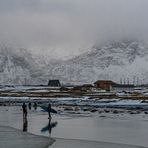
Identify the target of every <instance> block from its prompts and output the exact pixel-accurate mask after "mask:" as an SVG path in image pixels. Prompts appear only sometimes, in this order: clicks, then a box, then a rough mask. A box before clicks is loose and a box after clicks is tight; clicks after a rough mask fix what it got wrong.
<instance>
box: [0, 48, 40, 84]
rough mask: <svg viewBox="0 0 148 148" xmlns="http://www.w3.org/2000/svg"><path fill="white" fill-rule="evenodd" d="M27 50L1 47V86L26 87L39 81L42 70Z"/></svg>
mask: <svg viewBox="0 0 148 148" xmlns="http://www.w3.org/2000/svg"><path fill="white" fill-rule="evenodd" d="M37 66H38V65H37V63H36V61H35V60H34V59H33V58H32V55H31V54H30V53H29V52H28V51H27V50H25V49H16V48H15V49H13V48H10V47H5V46H1V47H0V84H1V85H6V84H7V85H10V84H11V85H25V84H34V83H36V82H38V81H39V79H40V78H39V76H40V70H39V68H38V67H37Z"/></svg>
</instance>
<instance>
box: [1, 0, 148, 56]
mask: <svg viewBox="0 0 148 148" xmlns="http://www.w3.org/2000/svg"><path fill="white" fill-rule="evenodd" d="M147 6H148V1H147V0H74V1H73V0H26V1H24V0H13V1H12V0H0V43H1V44H5V45H7V46H13V47H17V48H19V47H20V48H27V49H29V50H30V51H32V53H35V54H45V55H46V54H49V55H50V56H51V57H56V58H67V57H71V56H74V55H79V54H81V53H83V52H86V51H87V50H90V48H91V47H92V46H93V45H95V44H98V45H99V44H102V43H104V42H107V41H112V40H120V39H125V38H128V39H137V40H142V41H146V42H147V38H148V19H147V14H148V9H147Z"/></svg>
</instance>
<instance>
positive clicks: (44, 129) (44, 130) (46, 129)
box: [41, 118, 58, 135]
mask: <svg viewBox="0 0 148 148" xmlns="http://www.w3.org/2000/svg"><path fill="white" fill-rule="evenodd" d="M57 124H58V122H57V121H56V122H51V118H50V119H49V122H48V125H47V126H45V127H43V128H42V129H41V132H46V131H48V132H49V135H50V134H51V130H52V128H54V127H56V126H57Z"/></svg>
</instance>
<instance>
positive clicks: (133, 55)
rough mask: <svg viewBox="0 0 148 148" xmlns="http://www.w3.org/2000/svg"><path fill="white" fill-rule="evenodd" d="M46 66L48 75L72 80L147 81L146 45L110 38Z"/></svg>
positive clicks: (147, 52)
mask: <svg viewBox="0 0 148 148" xmlns="http://www.w3.org/2000/svg"><path fill="white" fill-rule="evenodd" d="M49 67H50V68H49V71H48V73H51V75H55V76H56V78H61V79H63V80H69V81H72V82H75V81H77V82H83V83H92V82H95V81H96V80H98V79H110V80H114V81H116V82H120V81H121V80H122V81H129V82H130V83H133V82H134V83H147V82H148V46H147V45H146V44H144V43H142V42H139V41H120V42H111V43H108V44H106V45H104V46H101V47H99V46H94V47H93V48H92V49H91V50H90V52H87V53H85V54H82V55H80V56H77V57H75V58H73V59H70V60H67V61H64V62H60V64H59V63H58V64H55V65H54V67H52V66H49Z"/></svg>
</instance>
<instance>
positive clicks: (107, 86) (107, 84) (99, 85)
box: [94, 80, 116, 91]
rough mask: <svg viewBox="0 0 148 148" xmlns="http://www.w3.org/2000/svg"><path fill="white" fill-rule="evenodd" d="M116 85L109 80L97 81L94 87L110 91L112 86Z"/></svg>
mask: <svg viewBox="0 0 148 148" xmlns="http://www.w3.org/2000/svg"><path fill="white" fill-rule="evenodd" d="M115 84H116V83H115V82H113V81H111V80H98V81H96V82H95V83H94V85H95V87H97V88H101V89H104V90H107V91H110V90H111V89H112V86H113V85H115Z"/></svg>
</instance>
